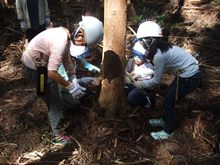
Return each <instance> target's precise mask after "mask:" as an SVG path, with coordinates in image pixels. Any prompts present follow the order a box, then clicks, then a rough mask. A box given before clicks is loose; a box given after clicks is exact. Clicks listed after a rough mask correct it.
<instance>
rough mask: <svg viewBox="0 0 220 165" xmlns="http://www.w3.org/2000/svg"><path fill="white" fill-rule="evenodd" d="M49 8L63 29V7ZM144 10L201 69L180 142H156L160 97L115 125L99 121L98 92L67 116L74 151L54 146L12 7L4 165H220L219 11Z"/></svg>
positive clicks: (1, 98) (209, 7) (181, 108)
mask: <svg viewBox="0 0 220 165" xmlns="http://www.w3.org/2000/svg"><path fill="white" fill-rule="evenodd" d="M49 2H50V3H49V7H50V10H51V13H52V20H54V22H55V25H56V24H57V25H59V24H62V23H61V22H62V21H63V19H65V18H62V16H60V15H59V8H58V6H59V5H58V4H57V3H58V2H57V1H52V0H51V1H49ZM143 2H144V3H145V4H144V5H146V6H149V8H150V10H145V12H152V11H154V10H156V9H157V10H158V11H159V12H158V13H157V12H155V11H154V12H152V13H154V14H155V15H158V14H159V15H160V17H158V19H160V21H162V22H161V23H163V24H164V32H165V33H166V34H167V37H168V39H169V40H170V41H171V42H173V43H175V44H177V45H179V46H182V47H184V48H185V49H187V50H188V51H189V52H191V53H192V54H198V55H197V57H198V59H199V60H200V62H201V68H202V71H203V75H204V80H203V87H202V88H200V89H197V90H196V91H195V92H193V93H191V94H189V95H188V96H187V97H186V99H184V100H183V101H182V102H180V103H177V105H176V111H177V114H178V121H177V129H176V131H175V134H174V136H173V137H172V138H170V139H168V140H162V141H154V140H153V139H152V138H151V137H150V132H151V131H153V129H152V128H151V127H149V125H148V120H149V119H150V118H154V117H160V116H161V114H162V110H163V108H162V99H163V95H162V94H161V93H160V94H159V93H158V95H157V103H156V108H155V109H143V108H140V107H136V108H131V107H129V106H125V109H124V110H121V111H122V112H123V114H121V115H120V117H118V118H117V119H114V120H110V119H106V118H104V117H103V116H102V115H100V113H97V112H98V111H97V108H98V106H97V100H98V90H97V93H94V94H91V95H90V96H89V97H88V98H86V99H85V100H84V101H82V104H81V106H80V108H78V109H74V110H73V111H72V112H69V114H68V120H67V121H68V123H69V125H68V126H67V128H66V131H67V133H68V134H69V135H71V136H72V139H73V144H71V145H67V146H64V147H62V146H60V147H57V146H54V145H52V144H51V143H50V141H51V130H50V127H49V125H48V119H47V108H46V106H45V104H44V103H43V101H42V99H41V98H39V97H37V96H36V93H35V89H34V88H33V86H31V85H30V84H29V82H28V81H27V80H26V79H25V78H24V77H23V75H22V64H21V61H20V57H21V54H22V51H23V49H24V38H25V36H24V35H23V33H22V32H20V29H19V24H18V21H17V20H16V14H15V8H14V7H15V6H14V4H13V5H12V6H10V7H5V8H2V7H0V13H1V18H0V21H1V22H2V24H1V25H0V26H1V28H0V32H1V36H0V41H1V42H0V164H29V165H31V164H39V165H47V164H48V165H56V164H59V165H67V164H70V165H90V164H93V165H110V164H127V165H133V164H139V165H153V164H155V165H182V164H183V165H187V164H189V165H201V164H204V165H219V164H220V154H219V151H218V147H217V144H219V142H220V78H219V77H220V62H219V61H220V56H219V53H220V49H219V45H220V24H219V22H220V21H219V19H220V5H219V3H214V2H215V1H212V2H210V3H201V2H203V1H199V0H197V1H196V0H186V1H185V3H184V5H183V6H182V8H181V10H178V6H176V5H175V3H168V4H166V5H165V4H164V1H162V0H161V1H159V0H157V1H152V2H150V1H143ZM216 2H217V1H216ZM134 6H136V7H138V3H137V2H136V4H135V3H134ZM158 8H159V9H160V10H159V9H158ZM77 10H78V11H79V10H80V8H77ZM157 10H156V11H157ZM137 11H140V13H138V12H137V14H138V15H141V12H143V10H137ZM145 14H146V13H145ZM6 18H7V19H6ZM99 53H100V52H99ZM128 53H129V52H128ZM99 60H100V59H99ZM95 62H97V60H96V61H95ZM171 80H172V76H171V75H166V76H165V77H164V83H165V84H167V83H169V82H170V81H171Z"/></svg>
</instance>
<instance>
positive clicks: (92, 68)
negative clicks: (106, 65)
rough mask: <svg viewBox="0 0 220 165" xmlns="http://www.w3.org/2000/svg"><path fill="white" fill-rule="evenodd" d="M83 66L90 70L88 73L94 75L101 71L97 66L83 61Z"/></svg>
mask: <svg viewBox="0 0 220 165" xmlns="http://www.w3.org/2000/svg"><path fill="white" fill-rule="evenodd" d="M83 66H84V68H86V69H88V71H90V72H92V73H94V74H95V73H100V69H99V68H98V67H96V66H95V65H92V64H90V63H89V62H87V61H83Z"/></svg>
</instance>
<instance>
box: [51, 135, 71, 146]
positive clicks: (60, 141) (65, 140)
mask: <svg viewBox="0 0 220 165" xmlns="http://www.w3.org/2000/svg"><path fill="white" fill-rule="evenodd" d="M51 142H52V144H54V145H66V144H71V143H72V141H71V137H69V136H68V135H64V134H62V135H59V136H56V137H55V138H54V139H52V141H51Z"/></svg>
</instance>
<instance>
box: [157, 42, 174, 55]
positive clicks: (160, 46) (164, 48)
mask: <svg viewBox="0 0 220 165" xmlns="http://www.w3.org/2000/svg"><path fill="white" fill-rule="evenodd" d="M172 46H173V44H172V43H169V42H167V41H164V40H162V39H159V40H157V43H156V48H158V49H160V50H161V52H162V53H164V52H166V51H168V50H169V49H170V48H172Z"/></svg>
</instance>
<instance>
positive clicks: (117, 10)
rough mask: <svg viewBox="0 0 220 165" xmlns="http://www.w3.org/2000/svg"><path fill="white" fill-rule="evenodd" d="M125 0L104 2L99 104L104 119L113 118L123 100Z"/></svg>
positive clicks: (106, 0) (107, 0)
mask: <svg viewBox="0 0 220 165" xmlns="http://www.w3.org/2000/svg"><path fill="white" fill-rule="evenodd" d="M126 2H127V1H126V0H120V1H118V0H105V1H104V43H103V62H102V64H103V65H102V66H103V68H102V70H103V77H104V80H103V81H102V87H101V92H100V96H99V104H100V106H101V107H103V108H104V109H105V113H106V117H109V118H111V117H114V116H115V115H116V114H117V113H116V112H117V111H118V110H120V109H121V105H122V104H121V103H122V101H123V98H124V91H123V86H124V83H123V74H124V63H125V36H126V21H127V19H126V10H127V5H126V4H127V3H126Z"/></svg>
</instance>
